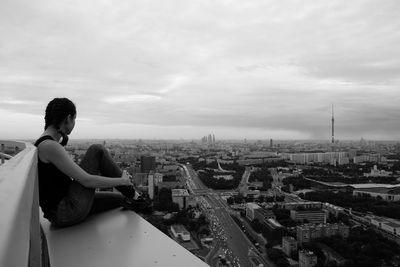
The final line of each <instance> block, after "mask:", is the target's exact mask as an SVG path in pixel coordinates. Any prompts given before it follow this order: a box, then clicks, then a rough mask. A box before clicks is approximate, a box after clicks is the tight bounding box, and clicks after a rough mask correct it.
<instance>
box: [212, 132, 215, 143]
mask: <svg viewBox="0 0 400 267" xmlns="http://www.w3.org/2000/svg"><path fill="white" fill-rule="evenodd" d="M212 142H213V143H215V135H214V134H213V136H212Z"/></svg>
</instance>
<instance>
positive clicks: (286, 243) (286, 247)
mask: <svg viewBox="0 0 400 267" xmlns="http://www.w3.org/2000/svg"><path fill="white" fill-rule="evenodd" d="M282 250H283V252H284V253H285V254H286V256H288V257H293V256H294V255H295V254H296V253H297V241H296V239H294V238H293V237H292V236H284V237H282Z"/></svg>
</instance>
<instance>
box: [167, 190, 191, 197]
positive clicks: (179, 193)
mask: <svg viewBox="0 0 400 267" xmlns="http://www.w3.org/2000/svg"><path fill="white" fill-rule="evenodd" d="M171 191H172V196H173V197H186V196H189V192H188V191H187V189H172V190H171Z"/></svg>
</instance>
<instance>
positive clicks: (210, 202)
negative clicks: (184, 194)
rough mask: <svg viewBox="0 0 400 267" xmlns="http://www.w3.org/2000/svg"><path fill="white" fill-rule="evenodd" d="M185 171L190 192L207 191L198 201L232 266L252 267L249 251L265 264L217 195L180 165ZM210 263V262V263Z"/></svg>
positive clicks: (188, 167) (192, 172) (188, 168)
mask: <svg viewBox="0 0 400 267" xmlns="http://www.w3.org/2000/svg"><path fill="white" fill-rule="evenodd" d="M181 166H182V167H183V168H184V169H185V173H186V175H187V177H188V180H187V184H188V185H189V186H190V187H191V190H190V191H196V190H199V189H200V190H202V191H204V190H209V192H210V194H206V195H205V196H204V197H203V199H202V200H201V201H200V202H201V203H203V202H204V201H205V202H206V203H204V204H203V206H204V207H205V210H206V213H207V215H208V217H209V218H210V219H211V223H212V224H213V228H214V231H215V234H216V236H215V237H214V238H215V239H216V240H217V242H218V245H219V246H220V247H221V248H222V249H223V251H224V252H225V254H226V257H227V260H229V261H230V262H231V263H232V265H233V266H237V267H239V266H241V267H252V266H254V265H253V263H252V262H251V260H250V258H249V250H251V251H253V253H252V254H253V255H254V258H257V260H258V261H259V262H261V263H263V264H264V266H271V264H267V263H266V262H265V260H264V259H263V257H262V256H261V255H260V254H259V252H258V251H257V249H256V248H255V247H254V245H253V244H252V242H251V241H250V240H249V239H248V238H247V236H246V235H245V234H244V233H243V232H242V230H241V229H240V228H239V226H237V224H236V223H235V222H234V221H233V219H232V218H231V216H230V213H229V206H228V205H227V203H226V202H225V200H223V199H222V198H221V197H220V196H219V195H218V194H215V193H214V192H213V191H212V190H211V189H208V188H207V187H206V186H205V185H204V184H203V183H202V182H201V181H200V179H199V178H198V176H197V173H196V172H195V171H194V170H193V169H192V168H191V167H190V166H185V165H181ZM210 260H211V259H210ZM211 262H212V261H211Z"/></svg>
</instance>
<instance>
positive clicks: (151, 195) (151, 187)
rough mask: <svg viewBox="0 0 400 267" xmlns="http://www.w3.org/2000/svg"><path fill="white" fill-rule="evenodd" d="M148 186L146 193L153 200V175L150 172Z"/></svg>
mask: <svg viewBox="0 0 400 267" xmlns="http://www.w3.org/2000/svg"><path fill="white" fill-rule="evenodd" d="M148 179H149V184H148V193H149V198H150V199H153V198H154V173H153V172H150V173H149V178H148Z"/></svg>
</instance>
